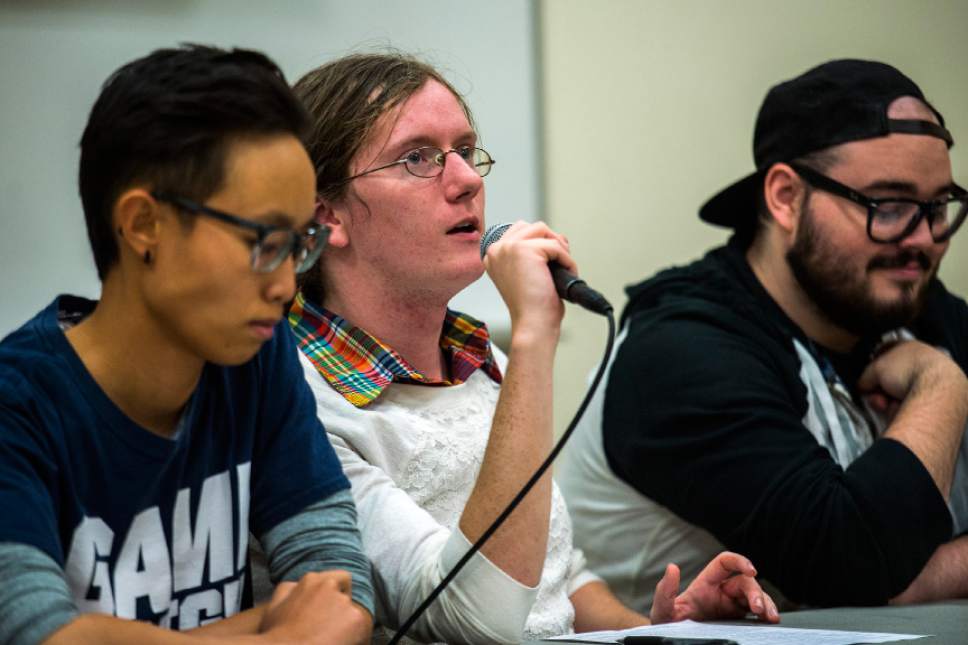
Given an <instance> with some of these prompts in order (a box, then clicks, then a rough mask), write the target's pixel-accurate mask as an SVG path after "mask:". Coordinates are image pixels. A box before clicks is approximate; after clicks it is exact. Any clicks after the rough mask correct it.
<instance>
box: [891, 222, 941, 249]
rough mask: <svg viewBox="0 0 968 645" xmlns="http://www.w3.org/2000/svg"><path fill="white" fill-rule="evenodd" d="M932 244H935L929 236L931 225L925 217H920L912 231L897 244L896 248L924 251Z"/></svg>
mask: <svg viewBox="0 0 968 645" xmlns="http://www.w3.org/2000/svg"><path fill="white" fill-rule="evenodd" d="M933 244H936V242H935V241H934V238H933V237H932V236H931V225H930V224H929V223H928V218H927V217H922V218H921V220H920V221H919V222H918V224H917V226H915V227H914V230H913V231H911V232H910V233H909V234H908V235H907V236H905V237H904V238H903V239H901V240H900V241H899V242H898V246H900V247H902V248H917V249H924V248H927V247H929V246H931V245H933Z"/></svg>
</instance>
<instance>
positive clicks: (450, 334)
mask: <svg viewBox="0 0 968 645" xmlns="http://www.w3.org/2000/svg"><path fill="white" fill-rule="evenodd" d="M289 325H290V326H291V327H292V331H293V333H294V334H295V335H296V343H297V344H298V345H299V349H300V351H302V353H303V354H305V355H306V358H308V359H309V361H310V362H311V363H312V364H313V366H315V368H316V370H317V371H318V372H319V373H320V374H321V375H322V376H323V378H325V379H326V381H327V382H328V383H329V384H330V385H331V386H332V387H333V388H334V389H335V390H336V391H337V392H339V393H340V394H342V395H343V398H345V399H346V400H347V401H349V402H350V403H352V404H353V405H355V406H356V407H358V408H362V407H364V406H366V405H368V404H370V403H372V402H373V401H374V400H376V398H377V397H378V396H380V394H382V393H383V391H384V390H385V389H386V388H387V386H389V385H390V383H393V382H394V381H395V382H398V383H412V384H419V385H437V386H440V385H457V384H459V383H463V382H464V381H466V380H467V379H469V378H470V376H471V374H473V373H474V371H475V370H477V369H483V370H484V372H485V373H486V374H487V375H488V376H489V377H491V379H492V380H494V382H496V383H500V382H501V370H500V368H499V367H498V366H497V362H496V361H495V360H494V354H493V353H492V352H491V341H490V337H489V336H488V333H487V326H486V325H485V324H484V323H482V322H478V321H477V320H474V319H473V318H471V317H470V316H467V315H464V314H461V313H458V312H456V311H451V310H450V309H448V310H447V316H446V318H445V319H444V327H443V330H442V331H441V334H440V347H441V349H443V350H444V356H445V358H446V360H447V366H448V368H449V370H450V378H449V379H445V380H441V381H431V380H429V379H427V378H426V377H425V376H424V375H423V374H421V373H420V372H418V371H417V370H415V369H413V368H412V367H411V366H410V364H409V363H407V361H406V359H404V358H403V356H401V355H400V354H398V353H397V352H395V351H394V350H393V349H392V348H390V347H387V346H386V345H384V344H383V343H381V342H380V341H379V340H378V339H376V338H374V337H373V336H371V335H370V334H368V333H367V332H365V331H364V330H362V329H360V328H359V327H354V326H353V325H352V324H350V323H349V322H348V321H347V320H346V319H345V318H342V317H341V316H338V315H336V314H334V313H333V312H331V311H328V310H326V309H324V308H322V307H319V306H316V305H314V304H313V303H311V302H308V301H307V300H306V298H305V297H304V296H303V294H302V293H301V292H300V293H298V294H296V299H295V300H294V301H293V303H292V307H291V308H290V309H289Z"/></svg>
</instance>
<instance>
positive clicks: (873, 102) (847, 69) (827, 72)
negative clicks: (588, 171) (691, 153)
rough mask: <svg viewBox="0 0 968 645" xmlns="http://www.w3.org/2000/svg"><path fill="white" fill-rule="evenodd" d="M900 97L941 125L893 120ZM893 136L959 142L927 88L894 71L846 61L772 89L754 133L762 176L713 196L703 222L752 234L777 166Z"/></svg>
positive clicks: (755, 155) (702, 211) (701, 212)
mask: <svg viewBox="0 0 968 645" xmlns="http://www.w3.org/2000/svg"><path fill="white" fill-rule="evenodd" d="M901 96H912V97H914V98H916V99H918V100H920V101H922V102H923V103H924V104H925V105H927V106H928V107H929V108H930V109H931V111H932V112H934V114H935V116H936V117H937V118H938V123H934V122H932V121H925V120H919V119H889V118H888V117H887V108H888V106H890V104H891V103H892V102H893V101H894V100H895V99H897V98H899V97H901ZM939 123H940V125H938V124H939ZM894 132H901V133H906V134H923V135H928V136H932V137H938V138H939V139H943V140H944V141H945V142H946V143H947V144H948V147H949V148H950V147H951V145H952V144H953V143H954V141H953V140H952V138H951V133H949V132H948V130H946V129H945V127H944V118H943V117H942V116H941V114H940V113H939V112H938V111H937V110H935V109H934V107H932V106H931V104H930V103H928V101H927V100H926V99H925V98H924V94H922V93H921V89H920V88H919V87H918V86H917V85H916V84H915V83H914V81H912V80H911V79H909V78H908V77H907V76H905V75H904V74H902V73H901V72H899V71H898V70H897V69H895V68H893V67H891V66H890V65H886V64H884V63H878V62H874V61H866V60H849V59H845V60H834V61H830V62H829V63H824V64H823V65H819V66H817V67H814V68H813V69H811V70H809V71H807V72H805V73H804V74H802V75H800V76H797V77H796V78H794V79H791V80H789V81H786V82H784V83H780V84H779V85H776V86H774V87H773V88H772V89H770V91H769V92H768V93H767V95H766V98H765V99H764V100H763V105H762V106H761V107H760V112H759V114H758V115H757V117H756V128H755V130H754V133H753V161H754V162H755V164H756V172H754V173H753V174H751V175H749V176H747V177H744V178H743V179H741V180H739V181H738V182H736V183H735V184H733V185H731V186H729V187H727V188H725V189H724V190H722V191H720V192H719V193H717V194H716V195H714V196H713V197H712V198H711V199H710V200H709V201H707V202H706V203H705V204H703V206H702V208H700V209H699V217H700V218H701V219H703V220H704V221H706V222H709V223H710V224H716V225H718V226H726V227H730V228H736V229H744V230H748V229H751V228H752V226H753V224H754V222H755V221H756V201H757V197H758V193H759V191H760V190H762V186H763V177H764V173H765V172H766V170H767V169H769V168H770V166H772V165H773V164H775V163H778V162H790V161H793V160H795V159H797V158H798V157H802V156H803V155H805V154H808V153H810V152H816V151H817V150H823V149H824V148H829V147H831V146H835V145H838V144H841V143H847V142H848V141H858V140H861V139H873V138H875V137H883V136H887V135H889V134H891V133H894Z"/></svg>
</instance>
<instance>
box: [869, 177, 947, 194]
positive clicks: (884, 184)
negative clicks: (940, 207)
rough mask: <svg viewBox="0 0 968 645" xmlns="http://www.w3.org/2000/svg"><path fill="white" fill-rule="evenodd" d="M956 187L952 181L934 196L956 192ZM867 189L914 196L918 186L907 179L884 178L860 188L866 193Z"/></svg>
mask: <svg viewBox="0 0 968 645" xmlns="http://www.w3.org/2000/svg"><path fill="white" fill-rule="evenodd" d="M957 189H958V186H957V184H955V183H954V182H952V183H950V184H948V185H947V186H942V187H941V188H939V189H938V190H936V191H935V192H934V198H938V197H941V196H944V195H950V194H952V193H954V192H956V191H957ZM869 191H890V192H895V193H901V194H903V195H906V196H908V197H911V198H914V197H917V195H918V187H917V186H915V185H914V184H913V183H911V182H909V181H900V180H892V179H884V180H881V181H875V182H873V183H871V184H868V185H867V186H865V187H864V188H862V189H861V191H860V192H862V193H865V194H866V193H868V192H869Z"/></svg>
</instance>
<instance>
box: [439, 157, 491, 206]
mask: <svg viewBox="0 0 968 645" xmlns="http://www.w3.org/2000/svg"><path fill="white" fill-rule="evenodd" d="M451 153H453V154H454V156H450V154H451ZM441 178H442V180H443V182H444V195H445V196H446V198H447V200H448V201H452V202H456V201H460V200H461V199H470V198H472V197H474V196H475V195H477V193H478V192H480V190H481V188H482V187H483V186H484V178H483V177H481V176H480V175H479V174H478V173H477V170H475V169H474V168H472V167H471V165H470V164H469V163H467V162H466V161H464V159H462V158H461V156H460V155H459V154H457V151H456V150H451V151H449V152H447V153H445V154H444V170H443V172H441Z"/></svg>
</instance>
